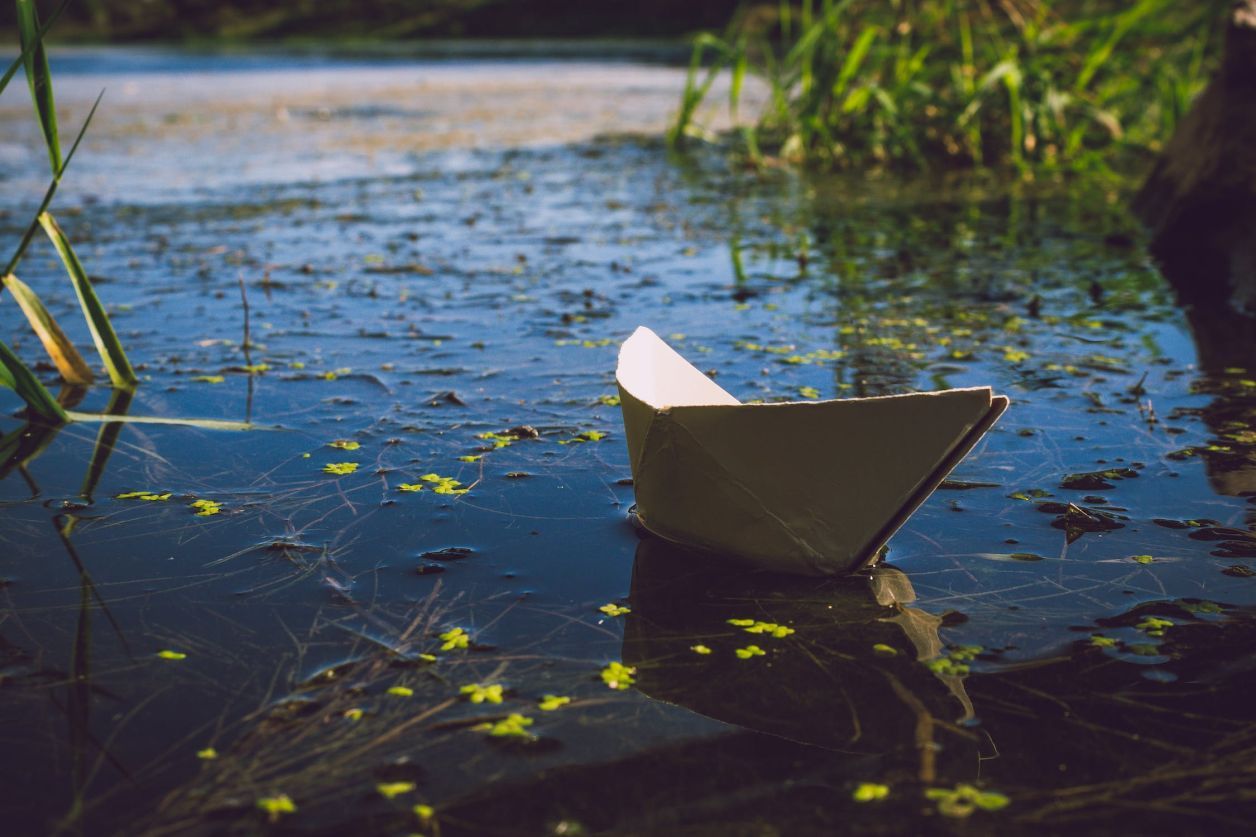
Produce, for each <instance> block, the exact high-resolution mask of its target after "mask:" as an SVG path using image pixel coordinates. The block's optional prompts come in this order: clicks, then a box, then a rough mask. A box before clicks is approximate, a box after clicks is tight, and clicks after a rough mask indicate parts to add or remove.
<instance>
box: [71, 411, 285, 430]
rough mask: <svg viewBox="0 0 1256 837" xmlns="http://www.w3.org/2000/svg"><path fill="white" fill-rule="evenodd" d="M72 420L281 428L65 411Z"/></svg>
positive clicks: (207, 426) (266, 428) (232, 427)
mask: <svg viewBox="0 0 1256 837" xmlns="http://www.w3.org/2000/svg"><path fill="white" fill-rule="evenodd" d="M66 415H67V416H69V417H70V418H71V419H73V420H74V421H104V422H111V421H116V422H121V423H123V424H172V425H177V426H180V427H199V428H200V429H201V430H282V429H283V428H281V427H277V426H271V425H265V424H254V423H253V422H251V421H231V420H229V419H198V418H179V417H178V416H119V415H112V414H110V413H79V412H75V411H74V410H70V411H68V412H67V413H66Z"/></svg>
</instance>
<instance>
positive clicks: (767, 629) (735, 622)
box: [726, 619, 794, 639]
mask: <svg viewBox="0 0 1256 837" xmlns="http://www.w3.org/2000/svg"><path fill="white" fill-rule="evenodd" d="M726 621H727V622H728V624H730V625H732V626H733V627H735V628H741V629H742V630H744V631H745V632H746V633H748V634H770V635H771V636H773V637H775V638H776V639H784V638H785V637H787V636H789V635H790V634H792V633H794V629H793V628H790V627H787V626H785V625H778V624H777V623H775V622H760V621H759V620H757V619H728V620H726Z"/></svg>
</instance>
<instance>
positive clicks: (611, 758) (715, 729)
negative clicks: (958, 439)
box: [0, 50, 1256, 835]
mask: <svg viewBox="0 0 1256 837" xmlns="http://www.w3.org/2000/svg"><path fill="white" fill-rule="evenodd" d="M58 62H60V63H58ZM53 71H54V76H55V79H56V82H57V84H58V96H59V101H60V103H61V106H62V110H63V115H62V121H63V124H64V125H66V126H70V125H75V126H77V124H78V123H79V121H81V119H82V117H83V116H85V114H86V111H87V109H88V108H89V107H90V104H91V101H92V100H93V99H94V98H95V96H96V94H97V93H98V92H99V90H100V89H101V88H102V87H107V88H108V93H107V95H106V98H105V100H104V103H103V104H102V106H101V109H100V112H99V114H98V117H97V120H96V121H95V122H94V124H93V125H92V129H91V131H90V133H89V134H88V139H87V140H86V141H85V142H84V146H83V149H82V150H81V151H80V154H79V156H78V157H76V159H75V162H74V166H73V168H72V169H71V171H70V173H69V175H68V176H67V179H66V181H65V185H64V186H63V188H62V192H61V193H60V194H59V195H58V198H57V202H56V203H55V204H54V206H53V212H54V213H55V214H56V215H57V216H58V218H59V220H60V222H61V225H62V227H63V228H64V229H65V231H66V233H67V235H69V237H70V238H71V239H72V240H73V241H74V243H75V245H76V248H77V250H78V252H79V255H80V257H81V258H82V259H83V261H84V263H85V264H86V266H87V269H88V271H89V272H90V273H91V275H92V277H93V279H94V280H95V282H96V284H97V287H98V291H99V293H100V294H101V296H102V297H103V298H104V299H105V301H106V302H107V303H108V305H109V307H110V310H111V312H112V314H113V319H114V324H115V326H116V328H117V329H118V331H119V333H120V335H121V337H122V340H123V343H124V344H125V345H126V346H127V348H128V351H129V353H130V358H131V361H132V363H133V364H135V366H136V369H137V371H138V373H139V374H140V376H141V378H142V383H141V385H140V387H139V388H138V389H137V390H136V392H135V394H134V397H133V398H132V397H127V396H125V395H112V394H111V393H110V392H109V391H108V390H107V389H104V388H100V387H98V388H95V389H92V390H90V391H88V392H85V393H84V392H77V393H76V392H68V393H65V395H66V397H67V398H68V399H72V400H75V402H76V403H77V404H78V409H80V410H88V411H97V412H105V411H108V412H113V413H117V414H125V415H129V416H145V417H153V416H156V417H195V418H210V419H229V420H236V421H248V422H251V423H252V424H254V425H255V426H256V427H255V429H253V430H248V431H234V432H233V431H222V430H212V429H205V428H201V427H195V426H185V425H172V424H154V423H134V422H125V423H124V422H112V423H106V424H87V423H73V424H70V425H68V426H66V427H64V428H63V429H61V430H60V431H57V430H53V429H49V428H46V427H41V426H39V425H34V424H26V423H24V422H23V421H22V420H21V419H20V418H19V417H18V416H19V408H20V406H21V405H20V402H18V401H17V400H16V398H15V397H13V396H12V394H11V393H7V391H6V392H5V393H0V412H2V413H3V415H4V419H3V422H2V423H0V429H2V430H3V434H4V435H3V438H2V439H0V457H3V459H2V460H0V462H2V464H0V722H2V724H3V729H4V744H5V749H6V756H5V758H4V760H3V762H2V763H0V776H2V778H3V781H4V782H5V785H6V787H8V788H10V790H11V792H10V793H9V794H7V795H6V801H5V804H4V810H5V816H6V825H5V831H6V832H7V833H14V834H27V833H30V834H36V833H50V832H58V831H71V832H87V833H93V834H95V833H126V834H132V835H134V834H197V833H204V834H210V833H254V832H265V831H267V830H271V829H275V830H295V831H306V832H319V833H323V832H326V833H332V832H335V833H346V832H355V833H384V834H393V833H395V834H408V833H427V834H437V833H439V834H445V835H449V834H540V833H561V834H580V833H591V832H597V831H617V832H628V833H675V832H678V831H684V830H691V831H697V832H701V833H708V832H709V833H721V834H739V833H745V834H760V833H776V832H783V833H814V832H820V831H829V830H832V829H837V828H843V829H853V830H860V831H876V832H881V831H884V832H890V833H902V832H904V831H906V830H908V829H916V828H938V827H941V825H942V824H945V823H950V822H956V823H958V822H960V821H962V820H965V819H967V822H968V823H969V824H970V825H971V826H973V827H977V828H978V829H979V830H988V831H991V832H997V833H1018V832H1030V831H1039V830H1042V829H1049V830H1059V829H1063V828H1083V829H1092V830H1111V829H1114V828H1122V829H1132V828H1136V829H1137V830H1139V831H1161V830H1166V829H1181V828H1187V829H1189V830H1197V829H1200V828H1216V827H1222V828H1231V827H1235V826H1238V825H1239V824H1242V823H1245V822H1249V821H1250V817H1251V816H1252V814H1253V811H1252V807H1253V806H1252V802H1251V799H1252V788H1253V787H1254V783H1256V759H1253V758H1252V756H1253V753H1254V752H1256V734H1254V733H1253V731H1252V730H1253V726H1252V721H1253V720H1254V719H1256V712H1254V711H1253V709H1252V708H1251V702H1250V699H1249V696H1250V691H1251V688H1252V687H1253V686H1256V667H1254V666H1253V665H1252V663H1251V656H1250V653H1249V648H1250V645H1251V643H1252V641H1253V639H1256V618H1254V616H1256V611H1253V605H1256V578H1253V576H1256V570H1254V569H1253V567H1256V561H1254V560H1253V559H1256V536H1253V534H1252V532H1251V524H1252V523H1253V522H1254V521H1253V516H1254V510H1253V508H1252V504H1251V502H1250V498H1252V497H1253V496H1256V432H1253V428H1252V422H1251V416H1252V413H1253V410H1256V365H1254V364H1253V361H1252V352H1251V347H1250V346H1245V345H1243V344H1241V343H1236V342H1233V341H1228V340H1226V339H1224V337H1223V336H1222V335H1223V334H1224V332H1223V331H1222V330H1221V328H1222V326H1218V325H1216V324H1215V323H1212V322H1209V321H1206V320H1205V319H1203V318H1201V317H1199V316H1198V315H1195V316H1192V317H1188V315H1187V314H1186V313H1184V312H1183V311H1182V310H1180V309H1178V308H1177V307H1175V305H1174V302H1173V294H1172V293H1171V291H1170V289H1169V287H1168V285H1167V283H1166V282H1165V280H1164V279H1163V278H1162V277H1161V276H1160V275H1159V273H1158V272H1157V271H1156V269H1155V266H1154V265H1153V264H1152V263H1151V261H1150V260H1149V258H1148V256H1147V255H1146V252H1145V246H1144V242H1143V240H1142V238H1141V233H1139V231H1138V229H1137V227H1136V225H1135V224H1134V222H1133V221H1132V220H1131V219H1130V218H1129V217H1128V216H1127V214H1126V211H1125V209H1124V201H1125V200H1126V198H1127V195H1126V194H1124V193H1123V192H1121V191H1120V190H1119V189H1116V188H1114V187H1111V186H1109V185H1107V184H1103V183H1092V184H1080V185H1079V184H1078V183H1070V184H1063V185H1061V184H1038V185H1035V186H1032V187H1031V186H1029V185H1026V184H1015V185H1012V186H1007V185H999V184H997V183H993V182H987V181H984V180H980V179H975V178H968V179H963V178H940V177H933V178H924V177H918V178H906V179H902V178H893V177H889V176H881V177H877V176H872V175H844V176H832V177H819V176H812V175H806V174H803V173H799V172H796V171H791V170H787V169H771V168H770V169H767V170H763V171H753V170H750V169H746V168H743V167H740V166H738V165H736V164H734V163H730V157H729V156H727V155H726V154H725V153H724V152H723V151H722V150H720V149H718V148H716V149H710V150H705V151H703V150H698V151H694V152H692V153H690V154H688V155H684V156H678V155H674V154H670V153H669V152H668V151H667V149H666V148H665V146H664V145H663V143H662V142H661V140H660V139H659V137H660V136H661V132H662V130H663V129H664V128H665V126H666V124H667V119H668V116H669V114H670V113H671V111H672V110H673V109H674V107H675V102H676V97H677V95H678V92H679V90H680V87H681V85H682V84H683V78H684V72H683V69H677V68H675V67H671V66H667V65H665V64H660V63H645V62H641V61H638V60H635V58H633V57H625V56H615V55H612V56H611V57H609V58H608V57H600V58H599V57H596V56H594V57H589V56H583V57H581V56H577V57H574V58H571V59H569V60H566V61H552V60H539V59H533V58H529V59H512V58H509V57H505V56H496V57H494V56H489V57H482V56H481V57H465V56H464V57H453V58H445V59H442V60H418V59H414V58H409V57H405V56H397V55H392V56H383V57H366V58H362V57H353V58H346V57H337V56H326V55H315V56H313V57H311V56H310V55H290V54H284V53H264V54H254V53H221V54H219V53H207V54H191V53H183V52H177V51H158V50H149V51H140V50H93V51H78V52H72V51H69V52H66V53H64V54H63V55H62V56H61V57H60V58H58V57H57V56H56V55H54V64H53ZM24 95H25V90H24V89H21V88H20V87H19V86H18V85H13V88H12V89H10V90H9V91H7V92H6V95H5V96H4V98H3V99H2V100H0V113H2V114H3V116H2V118H0V182H3V183H4V185H5V189H4V190H3V194H2V195H0V236H2V237H3V240H6V241H13V242H16V240H17V239H18V238H19V237H20V235H21V231H22V229H24V227H25V226H26V224H27V223H28V221H29V215H30V212H31V211H32V209H33V208H34V206H36V205H37V204H38V200H39V198H40V196H41V195H42V192H43V189H44V187H45V185H46V184H44V183H43V182H41V181H40V179H39V171H40V168H39V167H40V166H41V165H42V164H43V161H42V159H41V155H42V153H43V152H42V151H40V150H39V145H38V142H39V140H38V136H37V134H36V129H35V127H34V126H33V125H32V124H31V123H32V122H33V120H31V119H30V118H29V113H28V109H29V102H28V101H27V100H26V99H25V98H23V97H24ZM719 98H720V97H719V96H718V95H715V96H713V100H718V99H719ZM707 121H708V122H709V123H711V124H714V125H716V126H717V127H718V125H719V121H718V118H717V117H716V116H715V115H712V116H710V118H709V119H708V120H707ZM66 130H70V129H68V128H67V129H66ZM74 130H76V128H75V129H74ZM19 273H20V274H21V276H22V278H23V279H24V280H25V281H26V282H27V283H28V284H30V285H32V286H33V287H35V288H36V289H37V290H39V291H40V293H41V294H42V295H43V296H44V298H45V300H46V301H47V302H48V303H49V306H50V308H51V309H52V310H53V313H54V314H56V315H58V318H59V319H60V320H61V321H62V322H63V323H65V324H70V325H74V326H78V325H79V324H78V323H76V322H75V320H76V311H77V307H76V303H75V300H74V298H73V294H71V293H70V287H69V285H68V283H66V282H65V279H64V273H63V272H61V269H60V267H59V266H58V263H57V261H56V256H55V253H54V251H53V250H52V248H51V247H50V246H48V245H47V244H46V242H43V241H40V242H37V244H36V245H35V246H34V247H33V248H32V250H31V251H30V253H29V255H28V256H27V257H26V259H25V261H24V263H23V265H22V268H21V270H20V271H19ZM6 310H7V311H9V314H8V315H7V316H6V318H5V320H4V339H5V340H6V341H9V342H10V345H13V346H14V347H15V348H16V349H17V351H18V352H19V353H20V354H21V355H23V357H25V358H27V359H28V360H34V359H35V358H36V357H37V355H38V352H37V350H38V344H37V343H36V341H35V340H33V339H32V338H31V337H30V336H29V335H28V333H27V332H26V331H25V329H24V325H23V324H22V323H21V322H20V319H19V318H18V316H17V314H16V308H14V307H12V306H9V307H7V308H6ZM638 325H648V326H650V327H651V328H653V329H654V330H655V331H657V332H658V333H659V334H660V335H663V336H664V337H665V338H666V339H667V340H668V341H669V342H670V343H671V344H672V345H673V346H675V347H676V348H677V349H678V350H679V351H680V352H681V353H682V354H684V355H685V356H687V357H688V358H690V359H691V360H693V361H694V362H695V364H697V365H698V366H699V367H700V368H701V369H703V370H704V371H705V370H710V372H711V373H712V374H715V375H717V376H718V377H717V380H718V381H719V383H720V384H721V386H723V387H724V388H725V389H727V390H729V391H730V392H732V393H733V394H734V395H736V396H738V397H739V398H741V399H742V400H750V399H764V400H779V399H799V398H837V397H848V396H864V395H877V394H886V393H898V392H906V391H911V390H915V389H938V388H948V387H958V386H974V385H987V384H988V385H991V386H993V387H994V388H995V390H996V391H997V392H1001V393H1005V394H1007V395H1008V396H1010V397H1011V399H1012V405H1011V407H1010V409H1009V411H1008V412H1007V413H1006V414H1005V415H1004V417H1003V418H1002V419H1001V421H1000V422H999V424H998V425H997V426H996V427H995V428H994V429H993V431H992V432H991V433H990V434H989V435H988V437H987V438H986V440H985V441H984V442H983V443H982V444H981V445H979V446H978V447H977V448H976V449H975V450H974V452H973V453H972V454H970V455H969V457H968V458H967V459H966V460H965V461H964V462H963V463H962V464H961V465H960V467H959V468H958V469H957V470H956V472H955V473H954V474H952V476H951V479H950V480H948V481H947V482H946V483H945V484H944V485H943V488H942V489H941V490H939V491H938V492H937V493H936V494H935V495H934V496H933V497H932V498H931V499H930V500H929V501H928V502H927V503H926V504H925V505H924V506H923V507H922V508H921V509H920V511H919V512H918V513H917V514H916V515H915V516H914V517H913V518H912V519H911V520H910V521H909V523H908V524H907V525H906V526H905V527H904V528H903V529H902V530H901V531H900V532H899V533H898V534H897V535H896V536H895V537H894V538H893V539H892V541H891V542H890V544H889V550H888V555H887V559H886V562H885V563H884V564H882V565H880V566H878V567H876V568H874V569H872V570H867V571H863V572H860V573H857V574H855V575H854V576H851V577H846V578H836V579H827V580H816V579H790V578H779V577H771V576H764V575H755V574H748V573H746V572H744V571H741V570H737V569H735V568H734V567H733V566H732V565H730V564H729V563H727V562H724V561H720V560H718V558H712V557H709V556H701V555H695V554H689V553H685V552H682V551H680V550H677V549H676V548H674V547H670V546H668V545H666V544H663V543H660V542H659V541H657V540H654V539H652V538H649V537H644V536H642V535H641V534H640V533H639V532H638V530H637V529H636V528H635V527H634V526H633V524H632V522H631V516H630V508H631V506H632V503H633V489H632V485H631V480H630V472H629V465H628V458H627V451H626V449H625V446H624V440H623V432H622V425H621V423H620V416H619V408H618V406H617V397H616V388H615V382H614V365H615V358H616V351H617V347H618V344H619V342H620V341H622V340H623V339H624V338H625V337H627V336H628V335H629V334H630V333H631V332H632V331H633V329H635V328H636V327H637V326H638ZM71 336H72V337H74V338H75V339H76V340H77V341H79V342H80V345H84V346H88V345H90V340H89V338H88V336H87V334H86V332H85V331H81V332H80V331H73V332H72V334H71ZM45 373H49V370H45ZM48 377H49V378H51V374H50V373H49V374H48ZM814 442H815V445H816V446H822V445H829V444H837V443H841V442H842V440H840V439H831V438H817V439H815V440H814ZM781 467H782V468H789V467H791V463H788V462H782V463H781ZM841 478H842V475H840V474H834V475H833V479H834V480H839V479H841ZM748 632H749V633H748ZM752 648H753V649H754V650H751V649H752ZM738 652H741V653H738ZM760 652H761V653H760Z"/></svg>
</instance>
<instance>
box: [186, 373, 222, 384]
mask: <svg viewBox="0 0 1256 837" xmlns="http://www.w3.org/2000/svg"><path fill="white" fill-rule="evenodd" d="M192 380H193V381H196V382H197V383H201V384H221V383H222V382H223V381H225V380H227V379H226V378H224V377H223V376H222V375H197V376H195V377H194V378H192Z"/></svg>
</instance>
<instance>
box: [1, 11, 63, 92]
mask: <svg viewBox="0 0 1256 837" xmlns="http://www.w3.org/2000/svg"><path fill="white" fill-rule="evenodd" d="M68 5H70V0H61V5H59V6H57V8H56V9H54V10H53V12H52V14H51V15H49V16H48V19H47V20H46V21H44V25H43V26H41V27H40V28H39V43H43V40H44V35H47V34H48V30H49V29H51V28H52V24H54V23H56V22H57V18H59V17H61V13H62V12H63V11H65V7H66V6H68ZM28 51H29V50H27V48H26V47H25V46H23V47H22V51H21V52H19V53H18V55H17V58H14V59H13V63H12V64H10V65H9V69H7V70H5V71H4V75H3V76H0V93H3V92H4V88H6V87H8V86H9V82H10V81H12V80H13V77H14V76H15V75H17V71H18V70H20V69H22V65H23V64H25V63H26V53H27V52H28Z"/></svg>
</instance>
